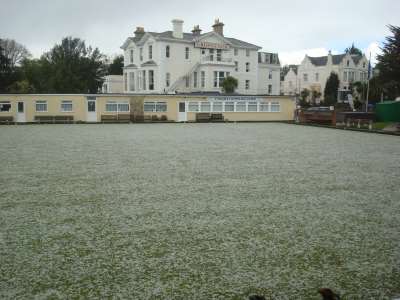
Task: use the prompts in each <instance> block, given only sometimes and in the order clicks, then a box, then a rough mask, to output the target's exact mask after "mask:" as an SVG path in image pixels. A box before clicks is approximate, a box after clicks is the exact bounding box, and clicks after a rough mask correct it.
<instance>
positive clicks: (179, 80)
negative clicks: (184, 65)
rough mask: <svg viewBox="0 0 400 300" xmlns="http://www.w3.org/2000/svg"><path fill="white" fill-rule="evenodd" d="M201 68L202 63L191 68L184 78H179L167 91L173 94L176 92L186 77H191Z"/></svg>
mask: <svg viewBox="0 0 400 300" xmlns="http://www.w3.org/2000/svg"><path fill="white" fill-rule="evenodd" d="M199 66H200V63H199V62H198V63H196V64H195V65H194V66H193V67H191V68H190V70H189V71H188V72H187V73H186V74H185V75H183V76H181V77H179V78H178V79H177V80H175V82H174V83H173V84H171V86H170V87H169V88H168V89H167V92H171V91H174V90H175V89H176V88H177V87H178V86H179V84H180V83H181V82H182V81H183V80H184V79H185V78H186V77H190V76H191V75H192V73H193V72H194V71H196V69H197V68H198V67H199Z"/></svg>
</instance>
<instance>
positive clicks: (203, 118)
mask: <svg viewBox="0 0 400 300" xmlns="http://www.w3.org/2000/svg"><path fill="white" fill-rule="evenodd" d="M210 118H211V116H210V114H209V113H197V114H196V122H210Z"/></svg>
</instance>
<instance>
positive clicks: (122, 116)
mask: <svg viewBox="0 0 400 300" xmlns="http://www.w3.org/2000/svg"><path fill="white" fill-rule="evenodd" d="M117 120H118V122H120V123H130V121H131V115H130V114H119V115H117Z"/></svg>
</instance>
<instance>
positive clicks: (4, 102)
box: [0, 100, 12, 113]
mask: <svg viewBox="0 0 400 300" xmlns="http://www.w3.org/2000/svg"><path fill="white" fill-rule="evenodd" d="M3 105H10V106H9V109H8V110H4V111H0V113H9V112H11V110H12V104H11V101H7V100H6V101H0V106H1V107H2V106H3Z"/></svg>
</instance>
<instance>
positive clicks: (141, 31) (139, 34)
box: [135, 27, 145, 38]
mask: <svg viewBox="0 0 400 300" xmlns="http://www.w3.org/2000/svg"><path fill="white" fill-rule="evenodd" d="M144 33H145V32H144V28H143V27H136V31H135V37H136V38H141V37H142V36H144Z"/></svg>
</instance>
